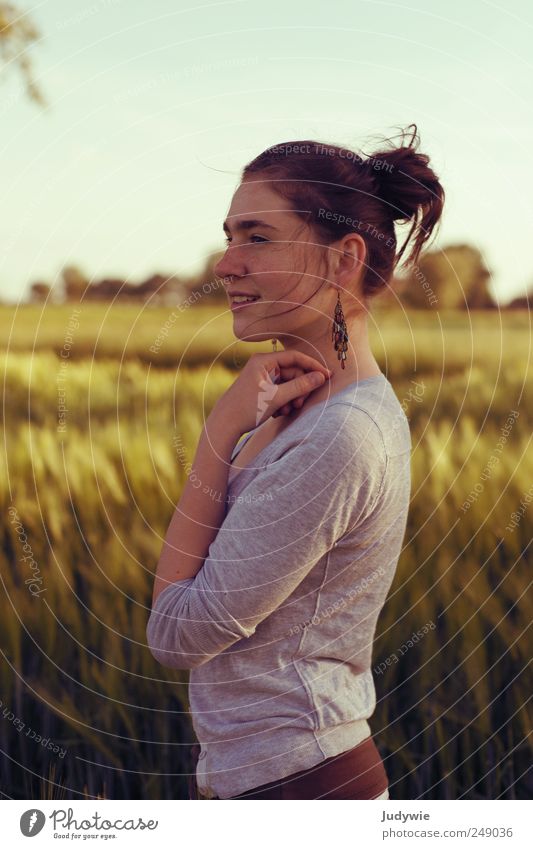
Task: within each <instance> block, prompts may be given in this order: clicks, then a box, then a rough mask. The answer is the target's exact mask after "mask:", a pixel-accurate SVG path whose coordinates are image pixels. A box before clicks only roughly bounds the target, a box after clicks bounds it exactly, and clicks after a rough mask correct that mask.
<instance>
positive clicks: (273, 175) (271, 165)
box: [241, 124, 444, 299]
mask: <svg viewBox="0 0 533 849" xmlns="http://www.w3.org/2000/svg"><path fill="white" fill-rule="evenodd" d="M400 137H401V143H400V144H399V145H395V144H394V141H393V139H386V140H385V141H384V142H383V145H384V147H383V149H380V150H378V151H375V152H373V153H372V154H361V153H358V152H356V151H354V150H351V149H350V148H346V147H339V146H338V145H334V144H329V143H328V142H320V141H314V140H308V139H306V140H303V141H291V142H282V143H280V144H277V145H273V146H272V147H270V148H267V149H266V150H265V151H263V153H261V154H259V156H257V157H255V159H253V160H252V161H251V162H249V163H248V165H246V166H245V167H244V168H243V171H242V176H241V179H242V180H243V181H244V180H261V181H262V180H266V181H268V183H269V186H270V187H271V188H272V189H273V190H274V191H276V192H277V193H278V194H279V195H281V196H282V197H284V198H285V199H286V200H288V201H289V202H290V203H291V206H292V208H293V210H294V213H295V214H296V215H298V216H299V217H300V218H301V219H302V220H303V221H305V222H306V223H307V224H308V225H309V226H310V227H311V230H312V232H313V233H315V234H316V237H317V241H318V242H319V243H320V244H323V245H329V244H331V243H332V242H336V241H337V240H338V239H340V238H342V237H343V236H345V235H346V234H347V233H351V232H357V233H359V234H360V235H361V236H362V238H363V239H364V242H365V245H366V259H365V266H366V268H365V272H364V276H363V288H362V294H363V297H364V298H365V299H367V298H369V297H371V296H373V295H376V294H378V293H379V292H380V291H381V290H382V289H384V288H385V287H386V286H387V285H388V283H389V281H390V279H391V277H392V274H393V271H394V269H395V268H396V266H397V265H398V263H399V261H400V260H401V259H402V257H404V253H405V251H406V248H407V246H408V245H410V250H409V252H408V253H407V254H406V256H405V257H404V262H403V263H402V267H404V268H406V267H408V266H409V265H414V264H415V263H416V262H417V260H418V257H419V254H420V251H421V250H422V247H423V246H424V245H425V244H426V242H428V240H429V239H430V237H431V235H432V233H433V231H434V228H435V226H436V224H437V223H438V222H439V219H440V218H441V214H442V209H443V205H444V189H443V187H442V185H441V184H440V181H439V178H438V177H437V175H436V174H435V172H434V171H433V169H432V168H431V167H430V165H429V157H428V156H427V155H426V154H424V153H420V152H419V150H418V147H419V144H420V138H419V135H418V129H417V126H416V124H410V125H409V126H408V127H407V128H406V129H402V130H400ZM385 145H387V146H385ZM395 222H399V223H409V222H412V224H411V228H410V230H409V233H408V235H407V238H406V239H405V241H404V242H403V244H402V246H401V248H399V249H398V248H397V240H396V232H395Z"/></svg>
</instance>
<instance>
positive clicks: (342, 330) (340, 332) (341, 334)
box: [331, 289, 348, 368]
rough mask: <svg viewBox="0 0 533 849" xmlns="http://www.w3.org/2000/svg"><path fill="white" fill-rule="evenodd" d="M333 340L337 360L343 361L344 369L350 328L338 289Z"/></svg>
mask: <svg viewBox="0 0 533 849" xmlns="http://www.w3.org/2000/svg"><path fill="white" fill-rule="evenodd" d="M331 338H332V340H334V348H335V350H336V351H337V358H338V359H339V360H340V361H341V368H344V360H345V359H346V351H347V350H348V328H347V326H346V322H345V320H344V313H343V311H342V305H341V296H340V292H339V290H338V289H337V303H336V305H335V316H334V318H333V327H332V329H331Z"/></svg>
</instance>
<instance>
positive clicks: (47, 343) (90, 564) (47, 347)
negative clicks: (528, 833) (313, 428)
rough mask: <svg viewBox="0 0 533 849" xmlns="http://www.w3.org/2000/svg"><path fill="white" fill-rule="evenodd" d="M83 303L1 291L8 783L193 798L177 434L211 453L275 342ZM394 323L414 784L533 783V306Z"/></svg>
mask: <svg viewBox="0 0 533 849" xmlns="http://www.w3.org/2000/svg"><path fill="white" fill-rule="evenodd" d="M77 309H78V310H79V312H76V310H75V309H74V307H73V306H72V305H65V306H54V307H48V308H46V309H44V308H42V307H19V308H11V307H2V308H1V310H0V311H1V313H2V318H3V321H2V322H1V327H2V331H1V334H0V357H1V360H2V372H3V376H4V384H3V404H4V411H3V412H4V430H3V433H4V446H3V451H2V454H1V459H0V475H1V483H0V498H1V499H2V516H3V523H2V533H3V538H4V542H3V545H2V553H1V558H2V559H1V576H2V589H3V605H2V609H3V616H2V617H1V619H0V647H1V650H2V664H1V666H0V670H1V671H0V674H1V676H2V681H1V699H0V701H1V704H0V720H1V721H0V735H1V736H0V742H1V746H2V749H3V752H4V758H3V759H2V761H1V773H0V790H1V792H2V794H3V795H4V796H7V797H11V798H21V799H23V798H25V799H30V798H32V799H39V798H42V799H46V798H54V799H65V798H72V799H75V798H97V797H101V798H121V799H136V798H139V799H140V798H153V799H158V798H161V799H167V798H170V799H182V798H187V780H186V773H187V772H188V771H189V769H190V762H189V746H190V744H191V743H192V742H193V741H194V739H195V738H194V735H193V732H192V728H191V722H190V715H189V714H188V709H189V705H188V702H187V676H188V673H187V672H185V671H184V672H179V671H173V670H170V669H166V668H164V667H161V666H159V664H157V663H156V661H155V660H154V659H153V657H152V656H151V654H150V652H149V650H148V649H147V647H146V639H145V628H146V622H147V618H148V615H149V608H150V602H151V590H152V582H153V577H152V576H153V572H154V569H155V566H156V563H157V559H158V555H159V551H160V548H161V544H162V540H163V537H164V534H165V531H166V528H167V526H168V523H169V521H170V517H171V514H172V511H173V509H174V505H175V504H176V503H177V501H178V500H179V497H180V493H181V490H182V487H183V484H184V481H185V479H186V468H185V464H184V462H183V458H182V457H180V456H178V452H177V449H176V445H177V441H179V442H180V444H181V445H184V446H185V449H186V453H187V456H188V460H189V462H192V460H193V457H194V451H195V446H196V442H197V440H198V437H199V434H200V432H201V428H202V425H203V421H204V418H205V416H206V415H207V414H208V413H209V411H210V409H211V408H212V406H213V404H214V403H215V401H216V399H217V398H218V397H219V396H220V395H221V394H222V393H223V392H224V391H225V390H226V389H227V388H228V387H229V386H230V385H231V384H232V382H233V381H234V380H235V378H236V377H237V375H238V371H239V368H241V367H242V365H243V364H244V362H245V361H246V358H247V357H248V356H250V354H252V353H253V352H254V351H257V350H263V351H265V350H269V347H270V346H269V345H260V346H253V345H249V344H248V345H247V344H246V343H242V342H239V343H237V344H236V343H235V340H234V337H233V334H232V332H231V318H230V316H229V315H228V312H227V310H225V309H223V308H216V307H212V306H209V307H207V306H206V307H203V306H197V307H194V308H191V309H187V310H180V309H179V308H177V309H176V310H175V313H176V316H175V317H173V318H172V319H171V320H169V314H170V312H172V311H170V310H168V309H166V308H165V309H162V308H161V309H159V308H158V309H152V310H144V311H143V310H142V309H141V308H139V307H138V306H136V307H135V306H131V307H124V306H120V307H118V306H113V307H109V306H108V305H91V306H89V307H88V306H86V305H78V307H77ZM165 323H166V324H165ZM165 327H166V328H167V332H165V330H162V328H165ZM371 334H372V341H373V346H374V351H375V353H376V356H377V357H378V360H379V362H380V366H381V368H382V370H383V371H384V372H385V373H386V375H387V377H388V378H389V380H390V381H391V383H392V385H393V387H394V389H395V392H396V394H397V396H398V398H399V400H400V402H401V403H402V405H403V407H404V409H405V412H406V414H407V416H408V418H409V420H410V425H411V433H412V439H413V458H412V480H413V487H412V501H411V508H410V513H409V520H408V526H407V532H406V536H405V541H404V549H403V552H402V555H401V558H400V562H399V564H398V570H397V574H396V578H395V581H394V583H393V585H392V588H391V591H390V594H389V597H388V601H387V604H386V606H385V608H384V610H383V612H382V615H381V617H380V619H379V621H378V628H377V632H376V642H375V646H374V659H373V666H374V679H375V683H376V690H377V706H376V711H375V713H374V715H373V717H372V719H371V721H370V724H371V727H372V731H373V733H374V735H375V738H376V741H377V743H378V746H379V748H380V751H381V753H382V756H383V758H384V761H385V767H386V770H387V773H388V775H389V780H390V796H391V799H418V798H420V799H422V798H424V799H452V798H453V799H457V798H471V799H487V798H490V799H496V798H498V799H499V798H512V799H514V798H530V797H531V789H532V788H531V775H530V773H528V770H529V766H530V763H531V754H532V753H531V744H530V742H529V740H528V734H529V729H530V727H531V713H530V699H531V691H532V686H531V685H532V678H531V670H530V666H529V663H530V656H531V641H530V638H529V632H528V629H529V625H530V620H531V604H530V601H529V603H528V595H527V592H528V589H529V587H530V571H531V570H530V563H531V558H530V540H531V517H532V512H533V509H532V507H531V505H530V503H529V502H530V501H531V500H532V497H533V487H532V482H533V452H532V451H531V430H532V428H531V424H532V410H533V403H532V402H533V397H532V396H533V389H532V387H533V375H532V370H531V353H530V327H529V316H528V315H527V313H524V312H521V313H519V312H516V313H515V312H512V313H511V312H509V313H497V312H494V311H492V312H489V313H482V312H480V313H470V314H468V313H454V312H451V313H446V314H440V315H437V314H433V313H429V312H410V313H404V312H402V311H400V310H395V311H383V312H380V311H376V313H375V315H374V323H373V324H372V323H371ZM151 348H152V350H151ZM529 598H530V596H529ZM415 634H416V635H417V638H416V639H414V635H415Z"/></svg>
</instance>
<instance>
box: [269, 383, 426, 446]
mask: <svg viewBox="0 0 533 849" xmlns="http://www.w3.org/2000/svg"><path fill="white" fill-rule="evenodd" d="M276 442H277V444H278V445H279V450H280V452H281V453H285V452H287V451H288V450H289V449H291V448H295V447H297V446H298V447H299V448H300V451H299V453H300V454H301V455H302V459H303V455H304V454H305V453H306V452H310V453H312V454H315V453H316V451H317V450H321V451H323V450H329V451H335V452H337V453H338V455H339V457H343V458H344V459H346V458H347V457H352V456H355V455H356V454H357V455H359V456H360V455H361V453H363V454H364V453H366V454H367V455H368V456H374V457H379V458H381V459H383V460H384V459H386V457H387V456H389V457H391V456H395V455H396V454H401V453H404V452H407V451H410V450H411V434H410V430H409V422H408V420H407V417H406V415H405V413H404V411H403V409H402V407H401V405H400V403H399V401H398V399H397V397H396V395H395V393H394V390H393V389H392V386H391V385H390V383H389V382H388V381H385V382H384V383H380V385H379V388H378V387H376V388H373V390H372V391H371V390H370V387H368V386H367V387H365V391H364V392H363V391H362V387H360V388H359V390H358V391H356V392H342V393H339V394H338V395H336V396H333V397H332V398H330V399H328V400H327V401H326V402H325V403H323V404H319V405H316V406H315V407H312V408H310V409H309V410H307V411H306V412H305V414H304V415H301V416H300V417H299V418H298V419H296V420H295V421H294V422H292V423H291V425H290V426H289V427H288V428H287V429H286V430H285V431H283V432H282V433H281V434H280V435H279V437H278V439H277V440H276Z"/></svg>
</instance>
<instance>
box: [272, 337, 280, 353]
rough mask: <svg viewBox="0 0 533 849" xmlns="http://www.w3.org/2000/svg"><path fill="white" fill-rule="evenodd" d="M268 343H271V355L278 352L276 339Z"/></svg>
mask: <svg viewBox="0 0 533 849" xmlns="http://www.w3.org/2000/svg"><path fill="white" fill-rule="evenodd" d="M270 341H271V342H272V353H274V351H277V350H278V340H277V339H271V340H270Z"/></svg>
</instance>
